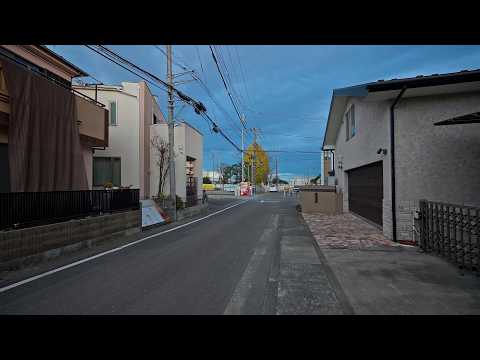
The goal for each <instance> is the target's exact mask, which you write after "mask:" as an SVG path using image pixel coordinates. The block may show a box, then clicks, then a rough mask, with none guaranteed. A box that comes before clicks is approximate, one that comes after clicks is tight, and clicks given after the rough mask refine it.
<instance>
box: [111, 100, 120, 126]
mask: <svg viewBox="0 0 480 360" xmlns="http://www.w3.org/2000/svg"><path fill="white" fill-rule="evenodd" d="M110 125H111V126H116V125H118V122H117V103H116V102H115V101H110Z"/></svg>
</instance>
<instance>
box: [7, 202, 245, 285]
mask: <svg viewBox="0 0 480 360" xmlns="http://www.w3.org/2000/svg"><path fill="white" fill-rule="evenodd" d="M248 201H250V200H245V201H242V202H239V203H236V204H233V205H230V206H227V207H226V208H223V209H221V210H218V211H216V212H214V213H211V214H209V215H207V216H204V217H202V218H200V219H196V220H193V221H190V222H188V223H185V224H182V225H179V226H176V227H174V228H171V229H168V230H165V231H162V232H159V233H156V234H153V235H150V236H146V237H144V238H141V239H138V240H136V241H133V242H131V243H128V244H125V245H122V246H119V247H117V248H114V249H111V250H107V251H104V252H102V253H100V254H97V255H94V256H90V257H88V258H85V259H82V260H79V261H75V262H73V263H71V264H68V265H65V266H61V267H59V268H56V269H53V270H50V271H47V272H44V273H42V274H39V275H36V276H32V277H30V278H28V279H25V280H22V281H19V282H16V283H14V284H11V285H8V286H5V287H2V288H0V293H2V292H4V291H7V290H10V289H13V288H16V287H18V286H21V285H23V284H27V283H29V282H32V281H34V280H37V279H41V278H43V277H45V276H48V275H52V274H55V273H57V272H59V271H62V270H66V269H69V268H71V267H74V266H77V265H80V264H83V263H86V262H88V261H91V260H93V259H96V258H99V257H102V256H105V255H108V254H111V253H114V252H117V251H120V250H123V249H125V248H127V247H129V246H133V245H136V244H139V243H141V242H144V241H145V240H148V239H151V238H154V237H157V236H160V235H163V234H166V233H169V232H171V231H175V230H178V229H181V228H183V227H185V226H188V225H191V224H195V223H196V222H199V221H202V220H205V219H208V218H209V217H212V216H214V215H217V214H220V213H222V212H224V211H227V210H229V209H231V208H234V207H236V206H239V205H242V204H244V203H246V202H248Z"/></svg>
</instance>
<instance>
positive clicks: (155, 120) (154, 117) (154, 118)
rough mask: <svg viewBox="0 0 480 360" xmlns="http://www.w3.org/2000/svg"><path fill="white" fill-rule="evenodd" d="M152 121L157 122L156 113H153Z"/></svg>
mask: <svg viewBox="0 0 480 360" xmlns="http://www.w3.org/2000/svg"><path fill="white" fill-rule="evenodd" d="M153 123H154V124H158V119H157V115H155V114H153Z"/></svg>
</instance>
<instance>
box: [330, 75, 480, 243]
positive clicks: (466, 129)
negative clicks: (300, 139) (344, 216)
mask: <svg viewBox="0 0 480 360" xmlns="http://www.w3.org/2000/svg"><path fill="white" fill-rule="evenodd" d="M479 111H480V70H474V71H461V72H457V73H449V74H441V75H438V74H435V75H430V76H417V77H414V78H406V79H393V80H388V81H383V80H380V81H377V82H373V83H367V84H363V85H358V86H352V87H347V88H342V89H336V90H334V91H333V96H332V101H331V105H330V112H329V115H328V123H327V128H326V132H325V137H324V143H323V149H324V150H327V149H329V151H333V156H332V161H333V169H334V172H335V183H336V185H337V189H338V191H339V192H342V193H343V201H344V204H343V209H344V211H351V212H353V213H356V214H357V215H360V216H362V217H363V218H365V219H367V220H369V221H371V222H372V223H374V224H376V225H378V226H379V227H381V228H382V229H383V233H384V235H385V236H387V237H388V238H391V239H394V240H412V238H413V235H414V234H413V232H412V231H413V229H412V223H413V217H414V211H415V210H416V209H418V202H419V200H421V199H426V200H430V201H439V202H445V203H451V204H458V205H473V206H480V181H479V179H480V161H479V159H480V125H479V124H475V123H473V124H461V125H451V126H437V125H435V124H437V123H438V122H441V121H444V120H448V119H451V118H455V117H457V116H462V115H467V114H471V113H476V112H479ZM332 149H333V150H332ZM392 155H393V156H392ZM392 204H394V205H393V206H392Z"/></svg>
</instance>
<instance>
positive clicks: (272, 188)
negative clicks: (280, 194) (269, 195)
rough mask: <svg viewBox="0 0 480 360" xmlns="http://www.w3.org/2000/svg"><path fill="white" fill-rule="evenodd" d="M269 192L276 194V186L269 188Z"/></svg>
mask: <svg viewBox="0 0 480 360" xmlns="http://www.w3.org/2000/svg"><path fill="white" fill-rule="evenodd" d="M268 191H270V192H277V191H278V190H277V187H276V186H270V188H269V190H268Z"/></svg>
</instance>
